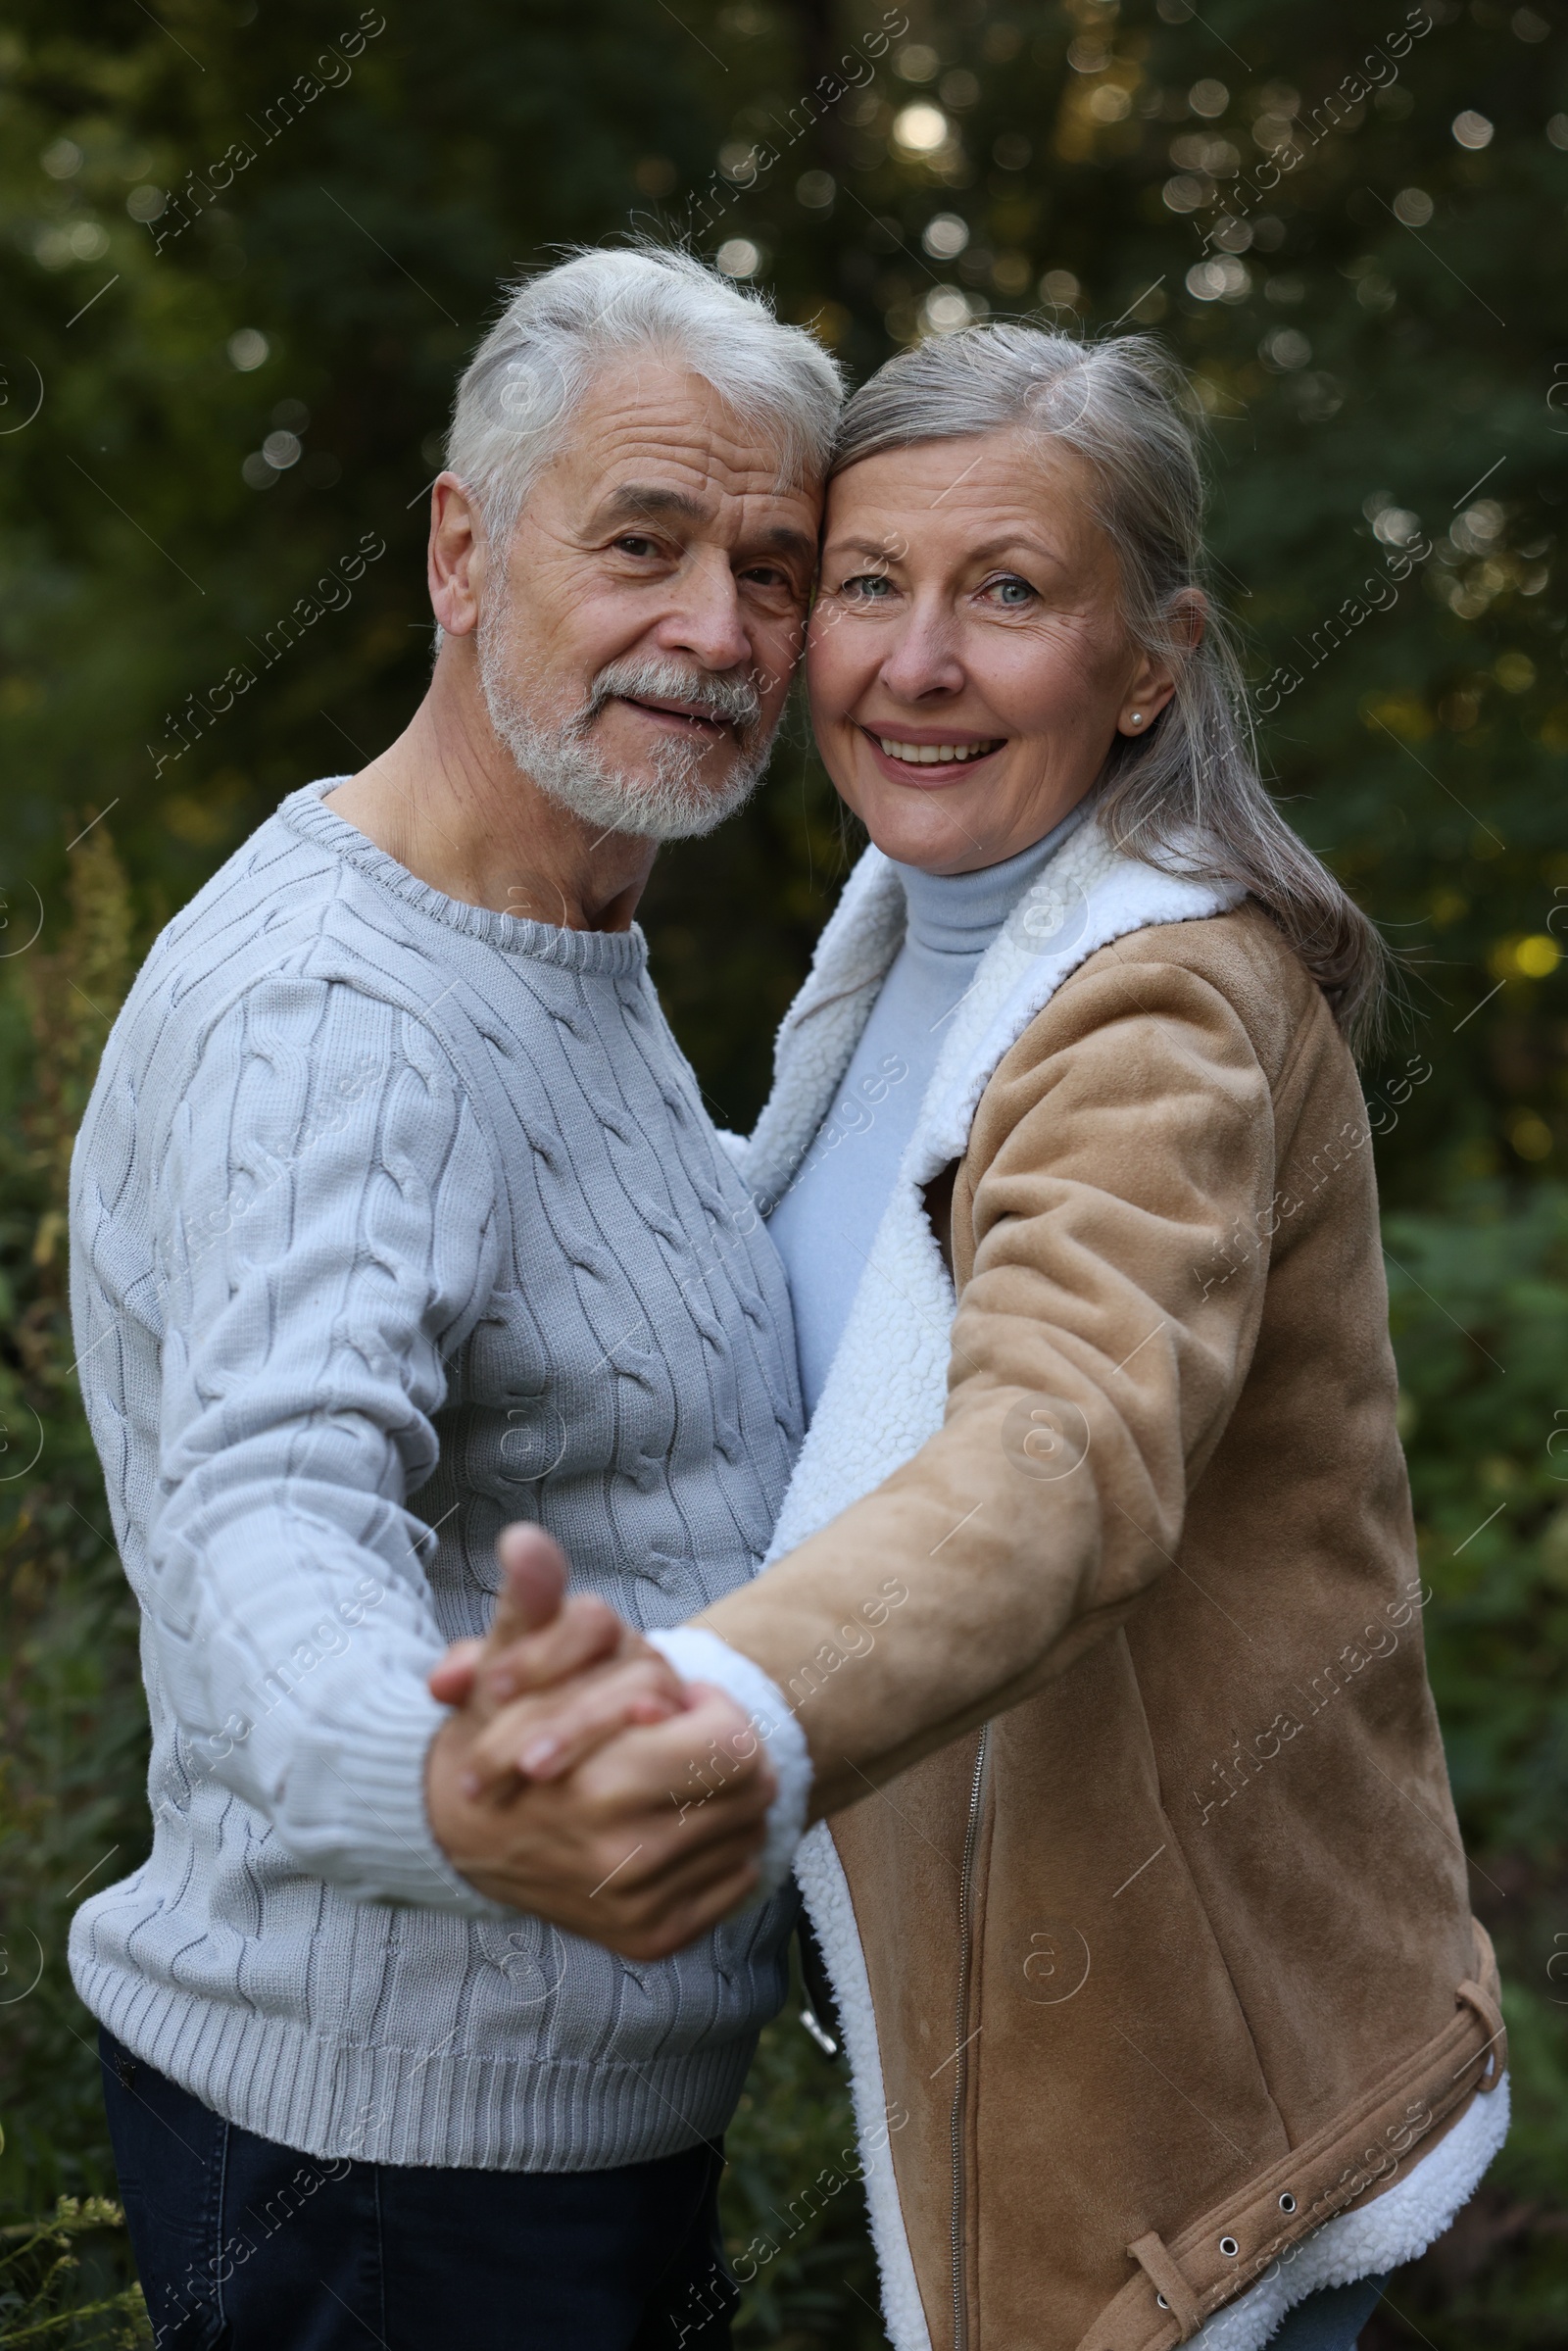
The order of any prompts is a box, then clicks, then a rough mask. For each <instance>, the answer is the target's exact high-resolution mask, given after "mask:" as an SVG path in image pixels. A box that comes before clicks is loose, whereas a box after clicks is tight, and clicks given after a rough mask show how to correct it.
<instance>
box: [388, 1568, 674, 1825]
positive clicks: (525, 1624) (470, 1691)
mask: <svg viewBox="0 0 1568 2351" xmlns="http://www.w3.org/2000/svg"><path fill="white" fill-rule="evenodd" d="M496 1552H497V1556H498V1558H499V1559H500V1562H501V1567H502V1575H503V1581H502V1588H501V1594H500V1597H499V1599H498V1600H497V1603H496V1612H495V1616H494V1619H493V1620H492V1623H491V1626H490V1630H489V1632H488V1634H487V1635H486V1636H485V1638H484V1640H482V1641H454V1643H453V1645H452V1647H451V1648H450V1649H448V1651H447V1653H446V1655H445V1657H443V1658H442V1660H441V1662H440V1664H439V1665H438V1666H436V1667H435V1668H434V1670H433V1671H432V1673H431V1674H430V1677H429V1689H430V1692H431V1695H432V1696H433V1697H437V1698H439V1699H441V1701H442V1702H443V1704H445V1705H448V1706H461V1707H462V1708H463V1709H464V1712H465V1714H466V1718H467V1720H468V1722H469V1724H470V1726H471V1727H473V1728H474V1729H475V1730H476V1731H478V1732H482V1736H475V1737H473V1738H471V1739H470V1740H469V1742H468V1746H467V1763H466V1773H467V1792H468V1793H469V1794H470V1795H472V1796H478V1795H480V1794H481V1793H483V1794H495V1795H499V1796H503V1797H504V1796H505V1795H506V1794H507V1793H509V1792H515V1788H516V1787H517V1785H518V1783H519V1782H520V1781H521V1780H524V1779H532V1780H547V1779H563V1778H564V1776H565V1775H566V1773H568V1772H570V1771H572V1770H574V1769H575V1767H576V1766H577V1765H578V1764H579V1763H582V1762H584V1761H585V1760H586V1759H587V1757H588V1756H589V1755H591V1754H593V1753H594V1752H595V1750H596V1749H597V1748H599V1747H601V1746H603V1744H604V1743H605V1741H606V1740H607V1739H612V1738H613V1737H614V1735H615V1734H616V1732H618V1731H623V1730H629V1729H632V1728H634V1727H644V1728H646V1727H647V1726H649V1725H651V1724H654V1723H660V1722H666V1721H667V1720H668V1719H669V1717H670V1716H671V1715H673V1714H678V1713H682V1712H684V1711H685V1710H686V1708H687V1707H688V1706H689V1705H690V1703H691V1699H690V1696H689V1693H688V1691H687V1689H686V1685H685V1684H684V1683H683V1682H682V1681H681V1678H680V1676H679V1675H678V1674H677V1673H676V1672H675V1670H674V1668H673V1667H672V1666H671V1665H669V1664H668V1663H667V1661H666V1660H665V1659H664V1658H663V1657H662V1655H661V1654H660V1652H659V1650H658V1649H656V1648H654V1647H653V1646H652V1645H651V1644H650V1643H649V1642H648V1641H644V1639H643V1638H642V1636H641V1634H640V1633H636V1632H634V1631H633V1630H632V1628H631V1627H630V1626H629V1625H627V1624H625V1623H623V1621H622V1620H621V1618H619V1617H618V1616H617V1615H616V1614H615V1612H614V1610H613V1608H611V1607H609V1606H608V1605H607V1604H606V1602H605V1601H603V1600H599V1599H595V1598H594V1597H593V1596H592V1595H591V1594H589V1593H579V1594H578V1595H577V1596H576V1597H574V1598H572V1599H569V1600H568V1599H567V1598H566V1597H565V1587H566V1562H565V1558H564V1553H563V1551H562V1549H561V1546H560V1544H559V1543H556V1542H554V1541H553V1540H552V1538H551V1537H550V1536H548V1535H547V1534H545V1532H544V1530H543V1529H542V1528H540V1527H536V1526H531V1525H529V1524H527V1523H521V1524H518V1525H516V1526H511V1527H508V1528H506V1529H505V1530H504V1531H503V1533H502V1535H501V1537H500V1540H499V1541H498V1543H497V1544H496Z"/></svg>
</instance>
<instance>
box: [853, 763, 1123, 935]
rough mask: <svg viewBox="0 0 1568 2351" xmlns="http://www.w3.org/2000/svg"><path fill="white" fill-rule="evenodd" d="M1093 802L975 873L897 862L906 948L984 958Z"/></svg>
mask: <svg viewBox="0 0 1568 2351" xmlns="http://www.w3.org/2000/svg"><path fill="white" fill-rule="evenodd" d="M1092 797H1093V796H1092V795H1090V796H1088V797H1086V798H1085V799H1083V800H1081V801H1080V802H1079V803H1078V806H1077V807H1076V808H1070V809H1069V810H1068V812H1067V814H1066V815H1065V816H1064V817H1063V818H1062V820H1061V822H1060V823H1059V824H1055V825H1053V826H1052V828H1051V830H1050V832H1049V833H1047V834H1046V835H1045V837H1044V839H1042V840H1039V841H1034V842H1031V844H1030V846H1029V847H1028V848H1027V849H1021V850H1019V852H1018V854H1017V856H1016V857H1006V858H1005V859H1004V861H1003V862H1002V863H1001V864H1000V865H982V866H981V867H980V869H979V871H978V872H977V873H922V872H921V870H920V868H919V866H918V865H900V864H898V863H897V862H896V861H895V862H894V865H893V870H894V872H895V873H896V874H897V875H898V877H899V879H900V881H901V882H902V883H903V884H904V899H905V905H906V906H907V908H908V928H907V932H906V934H905V944H906V947H907V948H912V949H913V950H915V952H916V953H921V954H925V955H957V956H961V957H963V958H964V959H966V960H969V961H972V960H973V959H974V958H975V957H976V956H977V955H984V953H985V951H986V949H987V948H988V947H989V946H990V945H991V942H992V940H993V939H995V937H996V936H997V934H998V932H999V931H1000V930H1001V928H1002V926H1003V924H1004V923H1005V921H1006V919H1007V916H1008V915H1009V914H1010V913H1011V912H1012V909H1013V907H1014V906H1016V905H1017V903H1018V901H1019V899H1020V898H1022V896H1023V894H1024V892H1025V891H1026V890H1027V889H1028V887H1029V885H1030V883H1031V882H1032V881H1033V880H1034V879H1035V877H1036V875H1037V874H1038V873H1039V872H1040V870H1041V868H1042V867H1043V866H1044V865H1045V864H1046V862H1047V860H1048V859H1049V858H1050V857H1054V854H1055V852H1056V851H1057V850H1058V849H1060V848H1061V846H1062V844H1063V843H1064V842H1065V841H1067V840H1068V839H1069V838H1070V837H1071V836H1072V834H1074V833H1075V832H1076V831H1077V830H1078V827H1079V825H1080V824H1082V823H1083V821H1084V819H1085V818H1086V817H1087V815H1088V814H1089V806H1090V799H1091V798H1092Z"/></svg>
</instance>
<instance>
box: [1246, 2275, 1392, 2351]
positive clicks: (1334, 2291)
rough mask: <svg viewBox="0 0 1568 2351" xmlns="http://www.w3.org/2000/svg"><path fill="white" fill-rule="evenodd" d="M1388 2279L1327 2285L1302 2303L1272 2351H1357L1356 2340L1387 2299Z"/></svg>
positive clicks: (1272, 2340)
mask: <svg viewBox="0 0 1568 2351" xmlns="http://www.w3.org/2000/svg"><path fill="white" fill-rule="evenodd" d="M1388 2282H1389V2280H1388V2277H1387V2275H1386V2274H1385V2276H1383V2277H1382V2278H1357V2279H1356V2281H1355V2283H1354V2284H1353V2285H1325V2286H1321V2287H1319V2289H1318V2291H1317V2292H1316V2293H1315V2294H1308V2295H1307V2297H1306V2300H1305V2301H1304V2302H1298V2304H1297V2305H1296V2308H1295V2309H1294V2310H1293V2311H1292V2312H1291V2313H1290V2315H1289V2317H1288V2318H1287V2319H1286V2321H1285V2324H1284V2326H1283V2327H1281V2328H1280V2330H1279V2332H1278V2334H1271V2335H1270V2336H1269V2340H1268V2351H1355V2338H1356V2336H1357V2335H1358V2334H1359V2333H1360V2331H1361V2329H1362V2327H1364V2326H1365V2325H1366V2322H1367V2320H1368V2319H1369V2318H1370V2317H1371V2316H1372V2313H1373V2312H1374V2311H1375V2310H1376V2308H1377V2306H1378V2304H1379V2303H1380V2302H1381V2301H1382V2299H1383V2289H1384V2287H1385V2286H1386V2285H1387V2284H1388Z"/></svg>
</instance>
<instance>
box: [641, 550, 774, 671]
mask: <svg viewBox="0 0 1568 2351" xmlns="http://www.w3.org/2000/svg"><path fill="white" fill-rule="evenodd" d="M654 635H655V637H656V639H657V641H658V644H659V647H660V650H661V652H662V653H684V654H690V655H691V656H692V658H693V659H694V660H695V661H700V662H701V663H702V665H703V667H704V668H705V669H721V670H722V669H739V668H741V667H743V666H745V665H747V664H749V663H750V661H751V660H752V650H753V649H752V640H751V638H750V636H749V635H748V633H747V629H746V624H745V616H744V614H743V612H742V611H741V599H740V591H739V589H738V587H737V586H736V582H735V574H734V573H733V571H731V569H730V567H729V559H728V557H727V556H726V555H725V554H724V553H723V551H722V550H721V549H718V548H714V549H712V550H711V551H707V550H693V552H692V554H691V555H690V556H689V558H688V560H687V561H686V563H683V564H682V565H681V568H680V572H679V575H678V577H677V580H676V585H675V592H674V595H673V597H672V598H671V602H670V609H669V611H668V612H667V613H666V614H665V615H664V617H663V619H662V620H661V622H660V623H659V625H658V627H657V628H656V629H655V631H654Z"/></svg>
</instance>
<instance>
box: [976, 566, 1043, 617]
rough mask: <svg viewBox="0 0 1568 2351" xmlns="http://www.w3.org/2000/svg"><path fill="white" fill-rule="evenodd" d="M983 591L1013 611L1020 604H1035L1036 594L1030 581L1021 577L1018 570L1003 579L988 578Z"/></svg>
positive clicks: (1007, 574) (994, 600) (1008, 573)
mask: <svg viewBox="0 0 1568 2351" xmlns="http://www.w3.org/2000/svg"><path fill="white" fill-rule="evenodd" d="M981 593H982V595H985V596H989V597H991V599H992V600H993V602H994V603H997V604H1001V605H1005V606H1007V607H1008V608H1009V609H1011V610H1013V611H1016V610H1017V608H1018V606H1020V605H1025V604H1033V602H1034V596H1035V592H1034V590H1033V588H1032V587H1031V586H1030V585H1029V582H1028V581H1027V580H1026V579H1020V578H1019V577H1018V575H1017V573H1016V572H1011V571H1009V572H1007V573H1006V574H1005V576H1004V577H1003V578H1002V579H991V580H987V582H986V584H985V587H984V588H983V589H982V591H981Z"/></svg>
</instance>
